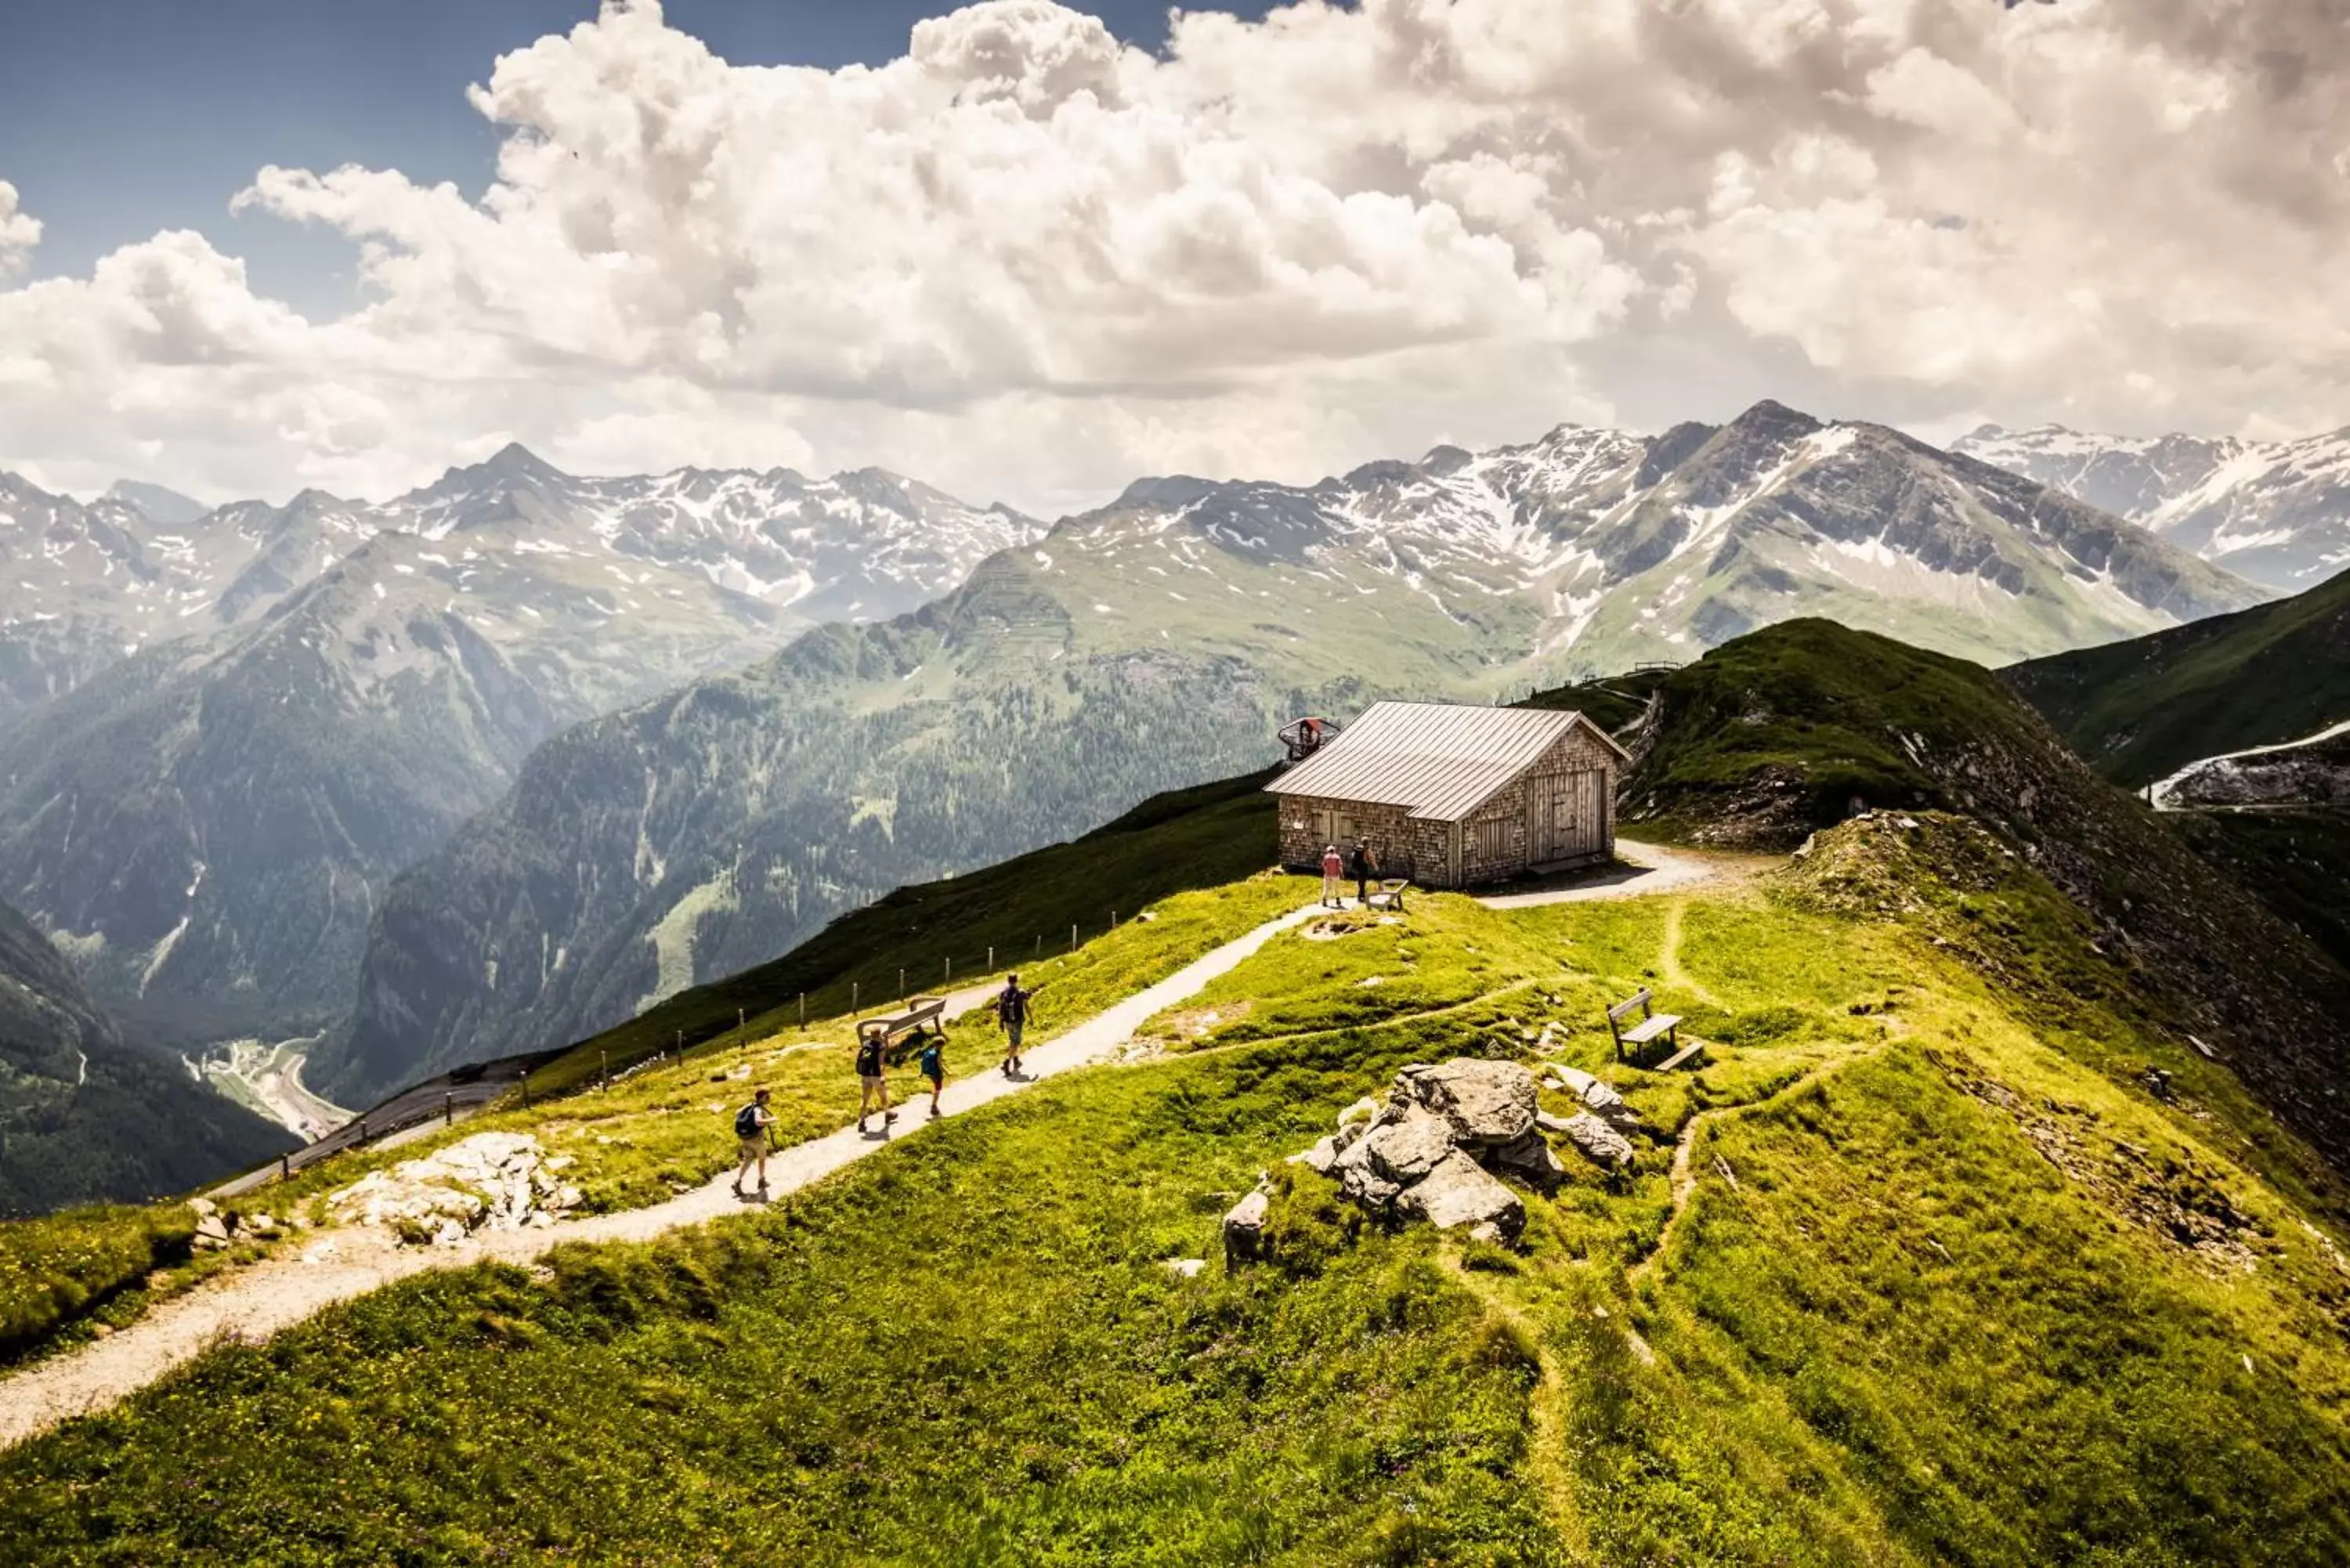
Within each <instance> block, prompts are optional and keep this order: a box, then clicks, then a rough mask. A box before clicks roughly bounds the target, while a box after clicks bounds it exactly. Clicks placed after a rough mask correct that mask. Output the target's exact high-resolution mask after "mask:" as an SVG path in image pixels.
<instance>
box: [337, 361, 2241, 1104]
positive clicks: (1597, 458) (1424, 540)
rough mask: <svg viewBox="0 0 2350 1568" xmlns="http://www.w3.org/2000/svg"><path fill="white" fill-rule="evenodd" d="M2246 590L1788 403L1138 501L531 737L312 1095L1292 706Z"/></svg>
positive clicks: (511, 1033)
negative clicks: (662, 693)
mask: <svg viewBox="0 0 2350 1568" xmlns="http://www.w3.org/2000/svg"><path fill="white" fill-rule="evenodd" d="M2259 597H2262V596H2261V594H2260V592H2259V590H2257V589H2254V588H2252V587H2250V586H2248V585H2246V584H2244V583H2242V582H2241V581H2239V580H2237V579H2234V578H2232V577H2230V576H2228V575H2227V574H2225V573H2222V572H2220V571H2217V570H2215V569H2213V568H2211V567H2210V566H2206V565H2204V564H2203V563H2201V562H2199V561H2198V560H2196V559H2195V558H2194V557H2192V556H2189V555H2187V554H2185V553H2184V552H2182V551H2179V550H2178V549H2176V548H2174V547H2172V546H2170V545H2167V544H2165V543H2164V542H2163V541H2161V540H2159V539H2157V538H2154V537H2151V536H2149V535H2147V534H2146V533H2145V532H2144V531H2143V530H2141V529H2137V528H2136V527H2133V526H2131V525H2129V524H2126V523H2123V522H2121V521H2119V520H2118V519H2116V518H2114V517H2111V516H2109V515H2107V514H2103V513H2100V512H2097V511H2095V509H2093V508H2091V507H2089V506H2087V505H2085V504H2082V503H2080V502H2077V501H2074V500H2072V499H2071V498H2069V497H2066V496H2064V495H2062V494H2059V493H2054V492H2052V491H2049V490H2047V489H2046V488H2044V487H2043V486H2040V485H2038V484H2035V483H2031V482H2029V481H2026V480H2023V479H2021V478H2018V477H2017V476H2015V475H2012V474H2010V473H2007V472H2003V471H2001V470H1998V469H1995V468H1991V467H1990V466H1987V465H1985V464H1982V463H1980V462H1974V461H1971V460H1969V459H1965V458H1960V457H1953V456H1951V455H1950V454H1948V453H1944V452H1938V451H1936V450H1935V449H1933V448H1931V447H1929V446H1926V445H1924V444H1923V443H1920V442H1918V441H1914V440H1912V439H1910V438H1909V437H1907V436H1904V435H1902V434H1900V433H1899V432H1898V431H1891V430H1887V429H1885V428H1883V427H1880V426H1875V425H1866V424H1837V425H1830V424H1825V423H1822V422H1821V421H1816V420H1813V419H1811V418H1808V417H1807V416H1804V415H1803V414H1800V413H1797V412H1795V411H1794V410H1788V409H1785V408H1783V407H1782V406H1780V405H1778V404H1775V403H1763V404H1761V405H1758V406H1757V407H1756V408H1754V409H1752V410H1748V411H1747V412H1746V413H1745V414H1743V415H1742V416H1741V417H1740V418H1739V419H1738V420H1736V421H1731V423H1730V424H1728V425H1725V426H1721V427H1712V426H1705V425H1684V426H1679V427H1677V428H1675V429H1674V430H1672V431H1668V432H1666V433H1664V434H1663V435H1660V436H1656V437H1648V438H1641V437H1634V436H1627V435H1624V434H1621V433H1619V432H1616V431H1595V430H1588V429H1581V428H1576V427H1565V428H1562V429H1559V430H1557V431H1553V432H1552V433H1551V434H1549V435H1548V436H1546V437H1544V439H1543V440H1541V441H1536V442H1534V443H1531V444H1529V445H1526V446H1521V447H1509V448H1503V449H1499V450H1496V451H1493V452H1485V453H1471V452H1464V451H1461V450H1459V449H1457V448H1440V449H1438V450H1437V451H1436V452H1431V453H1430V455H1429V456H1428V457H1427V458H1425V459H1424V460H1422V461H1421V462H1417V463H1404V462H1383V463H1375V464H1371V465H1368V466H1367V467H1364V468H1361V469H1357V470H1356V471H1355V472H1352V473H1349V474H1347V475H1345V476H1343V477H1337V478H1333V479H1329V480H1326V481H1324V482H1323V483H1319V484H1315V485H1312V486H1289V485H1278V484H1269V483H1218V482H1211V481H1207V480H1201V479H1195V478H1189V477H1182V476H1176V477H1168V478H1158V479H1150V480H1145V481H1141V482H1139V483H1136V484H1134V485H1133V486H1131V487H1130V488H1129V489H1128V491H1127V492H1126V493H1125V494H1124V495H1122V496H1121V497H1120V498H1119V499H1118V501H1117V502H1115V503H1114V504H1111V505H1109V506H1107V507H1105V508H1102V509H1100V510H1097V511H1095V512H1091V513H1087V514H1081V515H1078V516H1075V517H1070V518H1067V519H1065V520H1063V521H1062V522H1061V523H1059V524H1056V525H1055V527H1054V528H1053V529H1052V531H1051V532H1050V534H1048V535H1045V537H1044V538H1042V539H1041V540H1037V541H1035V542H1033V543H1027V544H1024V545H1020V546H1019V547H1017V548H1016V549H1012V550H1007V551H1003V552H1001V553H999V554H997V555H995V556H992V557H990V558H989V559H988V560H986V561H985V562H984V563H983V564H982V565H981V566H980V567H979V568H978V570H977V571H976V572H974V573H973V575H972V577H971V579H970V581H969V582H968V583H967V584H966V585H965V586H964V587H962V588H961V589H959V590H957V591H956V592H955V593H953V594H951V595H949V596H948V597H945V598H943V599H941V600H940V601H939V602H938V603H936V604H933V605H931V606H928V607H925V608H923V609H922V610H920V611H919V612H916V613H914V614H912V615H909V616H905V617H901V618H898V619H896V620H894V621H889V622H875V623H870V624H868V625H864V626H858V627H832V628H825V629H824V630H822V631H820V632H816V633H812V634H810V635H809V636H807V637H806V638H804V639H801V640H800V641H799V642H797V643H795V645H793V646H792V647H790V648H788V649H785V650H784V651H782V652H781V653H778V654H777V655H775V656H774V657H773V658H772V659H768V660H766V661H764V662H763V663H761V664H759V665H756V666H754V667H752V668H751V669H749V670H743V671H739V672H734V673H730V674H726V675H723V676H717V677H712V678H710V679H707V680H702V681H700V682H696V683H694V684H692V685H689V686H687V687H685V688H684V689H682V690H681V691H678V692H675V693H673V694H671V695H670V696H667V697H664V698H662V699H661V700H660V701H657V702H654V703H651V704H649V705H647V706H645V707H642V708H639V709H636V710H633V711H627V712H623V713H619V714H617V715H614V716H612V717H609V718H606V719H602V720H598V721H597V722H592V723H589V724H587V725H584V726H582V727H580V728H578V729H576V730H574V731H571V732H567V733H566V734H564V735H562V736H560V737H558V738H556V740H554V741H552V742H549V743H547V744H546V746H543V747H542V748H541V749H540V750H539V751H538V753H536V754H535V755H534V756H533V757H532V758H531V760H530V761H529V763H526V764H525V767H524V768H523V770H522V772H521V774H520V775H519V776H518V778H517V780H516V782H515V787H514V789H513V790H512V791H511V792H510V793H509V794H507V795H506V796H505V797H504V799H503V800H501V801H500V802H499V803H498V804H497V805H496V806H495V807H494V808H493V809H491V810H489V811H487V812H485V813H484V814H483V815H481V816H479V817H477V818H475V819H473V821H472V822H470V823H468V824H467V825H466V826H464V828H463V829H462V830H461V831H460V832H459V833H458V834H457V835H456V836H454V837H453V838H452V839H451V840H450V841H449V842H448V844H447V845H445V846H443V847H442V849H440V850H439V851H437V852H436V853H435V854H433V855H432V856H431V857H428V858H426V859H425V860H423V861H421V862H420V863H419V864H418V865H417V866H416V867H413V868H412V869H411V871H410V872H408V873H407V874H405V875H404V876H403V877H401V878H400V880H399V881H398V882H397V883H396V884H395V885H394V886H393V887H392V888H391V889H390V891H389V892H388V893H387V894H386V895H385V897H384V901H383V905H382V912H381V916H380V920H379V922H378V924H377V927H376V929H375V931H374V932H373V934H372V935H371V937H370V939H369V945H368V950H367V953H366V956H365V959H364V961H363V962H362V966H361V971H360V977H359V992H358V999H357V1010H356V1012H355V1015H354V1017H353V1020H352V1023H351V1025H350V1027H349V1029H348V1031H346V1032H344V1033H342V1034H341V1035H340V1036H339V1037H338V1040H337V1042H335V1043H334V1044H330V1046H329V1048H328V1050H327V1051H326V1052H325V1053H324V1056H325V1071H326V1074H327V1078H326V1081H327V1083H328V1085H330V1086H331V1087H332V1088H334V1089H336V1090H338V1091H339V1092H341V1093H344V1094H346V1095H350V1096H365V1095H367V1094H369V1093H372V1092H375V1091H378V1090H380V1089H383V1088H387V1087H390V1086H391V1085H394V1084H395V1083H397V1082H399V1081H401V1080H404V1079H405V1078H407V1077H409V1076H411V1075H414V1074H416V1073H419V1072H424V1071H431V1070H433V1069H436V1068H439V1067H442V1066H445V1065H448V1064H452V1063H455V1062H459V1061H463V1060H465V1059H468V1058H470V1057H475V1056H486V1055H492V1054H500V1053H502V1052H505V1051H511V1050H519V1049H523V1048H526V1047H533V1046H537V1045H544V1044H559V1043H561V1042H562V1041H564V1040H567V1039H570V1038H576V1037H578V1036H581V1035H584V1034H587V1033H592V1032H593V1031H595V1030H598V1029H600V1028H603V1027H605V1026H607V1025H608V1024H611V1023H615V1022H617V1021H619V1020H621V1019H625V1018H627V1017H629V1016H630V1015H631V1014H632V1013H634V1012H637V1011H639V1010H641V1009H643V1008H645V1007H647V1006H649V1005H651V1004H653V1003H655V1002H659V1001H660V999H661V998H663V997H665V996H668V995H670V994H671V993H673V992H676V991H678V990H681V989H682V988H684V987H686V986H688V985H691V984H694V983H697V982H700V981H707V980H709V979H712V978H713V977H715V976H718V975H723V974H725V973H728V972H731V971H734V970H739V969H743V968H744V967H746V966H748V965H750V964H753V963H756V962H759V961H764V960H765V959H767V958H769V957H771V956H773V955H774V954H775V953H776V952H779V951H781V950H785V949H786V948H788V947H790V946H792V945H793V944H794V943H795V942H796V941H798V940H802V939H804V938H806V936H808V935H810V934H812V933H813V932H814V931H816V929H820V928H821V927H822V926H823V925H824V924H825V923H826V922H827V920H828V919H831V918H832V917H833V916H834V915H836V914H837V913H839V912H841V911H843V910H845V909H852V908H855V907H857V906H858V905H860V904H863V903H865V902H867V901H868V900H870V899H872V898H877V897H879V895H880V894H881V893H883V892H886V891H887V890H888V889H889V888H892V887H896V886H898V885H899V884H901V883H906V882H912V881H919V880H923V879H927V878H929V877H936V876H939V875H941V874H945V873H949V872H952V871H955V870H957V869H962V868H967V867H973V866H978V865H983V864H985V863H987V862H989V861H991V860H994V859H998V858H1001V857H1004V856H1007V855H1012V854H1017V853H1020V852H1022V851H1024V850H1027V849H1031V848H1034V847H1035V846H1039V845H1042V844H1046V843H1051V842H1054V841H1056V840H1059V839H1063V838H1067V837H1070V836H1075V835H1076V834H1077V833H1079V832H1082V831H1084V830H1085V829H1087V828H1089V827H1092V826H1095V825H1096V824H1097V823H1099V822H1101V821H1103V820H1105V819H1107V817H1109V816H1110V815H1114V814H1115V813H1116V812H1118V810H1121V809H1123V808H1124V807H1125V806H1127V805H1130V804H1131V803H1132V802H1134V801H1135V800H1138V799H1139V798H1140V797H1142V796H1143V795H1145V794H1150V793H1152V792H1154V791H1157V790H1162V789H1169V788H1175V787H1180V786H1182V785H1186V784H1194V783H1197V782H1199V781H1201V780H1202V779H1206V778H1212V777H1215V776H1218V775H1219V774H1228V773H1233V772H1239V771H1243V770H1244V769H1247V768H1249V767H1253V766H1257V765H1261V764H1262V763H1263V762H1264V761H1265V760H1266V759H1267V757H1268V754H1269V749H1270V747H1269V737H1270V734H1271V732H1272V730H1273V729H1274V727H1275V725H1277V724H1278V723H1279V722H1282V721H1283V720H1284V719H1286V718H1289V717H1292V716H1294V715H1295V714H1296V713H1299V712H1305V711H1322V712H1333V713H1337V714H1342V715H1343V714H1346V713H1350V712H1352V711H1354V710H1355V709H1356V708H1357V707H1358V706H1359V705H1361V704H1362V703H1363V702H1365V701H1369V700H1371V699H1374V698H1377V697H1379V696H1386V695H1400V694H1413V695H1419V696H1439V697H1450V698H1456V699H1466V700H1475V701H1490V700H1492V698H1493V697H1494V696H1496V695H1499V694H1503V693H1507V694H1511V695H1514V694H1516V693H1518V692H1522V691H1525V690H1527V689H1528V688H1530V687H1534V686H1538V685H1548V684H1555V682H1556V681H1558V680H1562V679H1565V678H1567V677H1569V676H1572V675H1575V674H1579V673H1589V672H1593V671H1596V670H1610V669H1620V668H1623V667H1625V666H1627V665H1629V664H1631V663H1634V662H1636V661H1640V660H1655V659H1663V660H1684V659H1690V658H1693V657H1695V656H1696V655H1697V654H1699V653H1700V652H1702V651H1703V650H1704V649H1706V648H1707V647H1710V646H1711V645H1713V644H1715V643H1718V642H1721V641H1723V640H1725V639H1729V638H1731V637H1734V636H1736V635H1738V634H1740V633H1741V632H1743V631H1745V630H1746V629H1748V628H1752V627H1753V626H1756V625H1760V624H1763V623H1766V622H1770V621H1775V620H1782V619H1785V618H1790V617H1793V616H1796V615H1800V614H1806V613H1818V614H1826V615H1831V616H1835V617H1837V618H1842V619H1846V620H1847V621H1849V622H1851V623H1852V624H1854V625H1856V626H1859V627H1862V628H1887V629H1890V628H1905V629H1906V631H1907V633H1908V635H1909V636H1910V637H1912V638H1913V639H1917V640H1918V641H1919V642H1922V643H1926V644H1928V645H1929V646H1933V647H1936V648H1938V649H1944V650H1947V651H1951V652H1956V653H1960V654H1963V655H1967V656H1970V657H1974V658H1979V659H1986V660H1993V661H2001V662H2003V661H2005V660H2007V659H2012V658H2017V657H2022V656H2023V655H2026V654H2030V653H2034V652H2045V651H2052V650H2054V649H2064V648H2070V647H2077V646H2080V645H2083V644H2085V643H2092V642H2099V641H2106V640H2110V639H2115V638H2118V637H2124V636H2127V635H2130V634H2132V633H2135V632H2138V631H2144V630H2147V629H2151V628H2156V627H2160V626H2167V625H2170V624H2174V623H2175V622H2177V621H2180V620H2186V619H2192V618H2197V617H2200V616H2205V615H2209V614H2212V613H2215V612H2218V611H2220V610H2225V609H2230V608H2235V607H2241V606H2244V605H2247V604H2250V603H2251V602H2253V601H2254V600H2256V599H2257V598H2259ZM1103 902H1104V906H1105V909H1109V908H1113V907H1115V898H1114V894H1113V893H1112V892H1111V891H1110V890H1105V898H1104V900H1103Z"/></svg>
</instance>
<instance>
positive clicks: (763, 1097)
mask: <svg viewBox="0 0 2350 1568" xmlns="http://www.w3.org/2000/svg"><path fill="white" fill-rule="evenodd" d="M773 1127H775V1112H773V1111H771V1110H769V1109H768V1108H767V1091H766V1090H764V1089H761V1090H760V1091H759V1092H758V1093H757V1094H756V1095H754V1096H752V1099H751V1103H750V1104H749V1105H747V1106H743V1108H742V1109H741V1110H739V1111H736V1112H735V1113H734V1140H735V1145H736V1147H738V1148H739V1149H740V1150H741V1151H742V1155H743V1163H742V1164H741V1165H738V1166H736V1167H735V1168H734V1196H735V1197H737V1198H748V1197H749V1196H750V1194H749V1193H747V1192H745V1191H743V1178H744V1177H745V1176H748V1175H749V1174H750V1173H751V1167H752V1165H753V1164H754V1163H755V1164H756V1165H757V1166H758V1168H759V1190H760V1191H761V1192H764V1191H766V1190H767V1152H768V1150H770V1149H772V1148H773V1147H775V1133H774V1132H773V1131H771V1130H770V1129H771V1128H773Z"/></svg>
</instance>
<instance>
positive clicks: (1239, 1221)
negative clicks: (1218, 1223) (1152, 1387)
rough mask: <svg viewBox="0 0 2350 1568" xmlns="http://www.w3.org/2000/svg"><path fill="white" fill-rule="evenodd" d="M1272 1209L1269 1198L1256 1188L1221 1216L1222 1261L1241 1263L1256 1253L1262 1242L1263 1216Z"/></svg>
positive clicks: (1228, 1265)
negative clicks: (1222, 1218) (1222, 1234)
mask: <svg viewBox="0 0 2350 1568" xmlns="http://www.w3.org/2000/svg"><path fill="white" fill-rule="evenodd" d="M1272 1211H1273V1199H1270V1198H1268V1197H1266V1196H1265V1194H1264V1189H1263V1188H1259V1189H1257V1190H1256V1191H1254V1192H1252V1193H1250V1194H1249V1195H1248V1196H1247V1197H1246V1198H1243V1199H1241V1200H1240V1201H1239V1202H1238V1203H1235V1204H1233V1205H1232V1212H1231V1213H1229V1214H1227V1215H1225V1216H1224V1264H1225V1266H1226V1267H1227V1268H1229V1267H1230V1266H1232V1264H1233V1263H1235V1262H1247V1261H1248V1260H1250V1259H1253V1258H1254V1257H1256V1256H1257V1254H1258V1252H1259V1251H1260V1249H1261V1248H1262V1247H1263V1241H1264V1221H1265V1217H1266V1216H1267V1215H1268V1214H1270V1213H1271V1212H1272Z"/></svg>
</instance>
